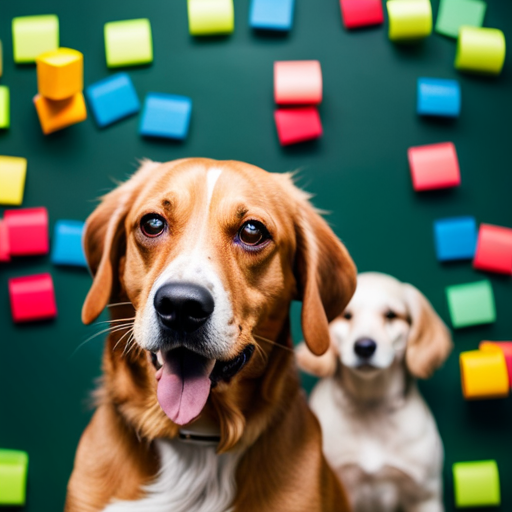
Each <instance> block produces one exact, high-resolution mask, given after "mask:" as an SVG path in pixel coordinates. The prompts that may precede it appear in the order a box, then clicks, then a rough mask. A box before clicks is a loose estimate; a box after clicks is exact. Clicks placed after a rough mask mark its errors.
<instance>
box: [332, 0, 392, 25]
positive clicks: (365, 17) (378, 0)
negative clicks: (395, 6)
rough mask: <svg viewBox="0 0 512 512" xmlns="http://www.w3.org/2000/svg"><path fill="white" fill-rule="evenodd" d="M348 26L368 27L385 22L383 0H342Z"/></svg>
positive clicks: (344, 18)
mask: <svg viewBox="0 0 512 512" xmlns="http://www.w3.org/2000/svg"><path fill="white" fill-rule="evenodd" d="M340 5H341V14H342V17H343V24H344V25H345V27H346V28H357V27H366V26H368V25H378V24H379V23H383V22H384V10H383V9H382V0H340Z"/></svg>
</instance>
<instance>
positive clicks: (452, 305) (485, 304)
mask: <svg viewBox="0 0 512 512" xmlns="http://www.w3.org/2000/svg"><path fill="white" fill-rule="evenodd" d="M446 296H447V298H448V308H449V310H450V316H451V319H452V324H453V327H455V328H458V327H468V326H470V325H479V324H490V323H492V322H495V321H496V307H495V304H494V294H493V291H492V286H491V283H490V281H488V280H487V279H486V280H484V281H478V282H476V283H467V284H459V285H455V286H448V287H447V288H446Z"/></svg>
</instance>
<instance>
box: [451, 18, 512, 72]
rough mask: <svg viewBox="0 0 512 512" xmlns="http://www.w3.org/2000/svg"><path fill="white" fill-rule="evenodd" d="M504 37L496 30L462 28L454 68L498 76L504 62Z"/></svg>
mask: <svg viewBox="0 0 512 512" xmlns="http://www.w3.org/2000/svg"><path fill="white" fill-rule="evenodd" d="M505 51H506V44H505V36H504V34H503V32H502V31H501V30H498V29H497V28H479V27H469V26H464V27H461V28H460V30H459V39H458V41H457V54H456V56H455V67H456V68H457V69H459V70H460V71H473V72H476V73H487V74H492V75H499V74H500V73H501V70H502V69H503V64H504V62H505Z"/></svg>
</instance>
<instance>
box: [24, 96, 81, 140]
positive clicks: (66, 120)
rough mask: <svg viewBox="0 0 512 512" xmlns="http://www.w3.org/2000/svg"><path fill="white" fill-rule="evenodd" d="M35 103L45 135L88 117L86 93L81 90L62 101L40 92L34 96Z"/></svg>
mask: <svg viewBox="0 0 512 512" xmlns="http://www.w3.org/2000/svg"><path fill="white" fill-rule="evenodd" d="M34 104H35V106H36V110H37V115H38V116H39V122H40V123H41V128H42V129H43V133H44V134H45V135H48V134H49V133H53V132H56V131H58V130H62V128H66V127H67V126H71V125H72V124H76V123H80V122H81V121H85V120H86V119H87V109H86V107H85V100H84V95H83V94H82V93H81V92H79V93H77V94H75V95H74V96H71V98H67V99H65V100H60V101H54V100H49V99H48V98H45V97H44V96H41V95H40V94H38V95H37V96H35V97H34Z"/></svg>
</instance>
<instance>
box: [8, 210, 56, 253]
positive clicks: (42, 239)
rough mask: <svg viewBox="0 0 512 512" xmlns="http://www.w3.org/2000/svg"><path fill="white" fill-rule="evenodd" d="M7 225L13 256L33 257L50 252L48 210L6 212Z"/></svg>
mask: <svg viewBox="0 0 512 512" xmlns="http://www.w3.org/2000/svg"><path fill="white" fill-rule="evenodd" d="M4 218H5V223H6V225H7V233H8V235H9V246H10V252H11V256H33V255H36V254H47V253H48V251H49V247H50V244H49V238H48V211H47V210H46V208H44V207H41V208H23V209H20V210H6V211H5V217H4Z"/></svg>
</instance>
